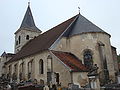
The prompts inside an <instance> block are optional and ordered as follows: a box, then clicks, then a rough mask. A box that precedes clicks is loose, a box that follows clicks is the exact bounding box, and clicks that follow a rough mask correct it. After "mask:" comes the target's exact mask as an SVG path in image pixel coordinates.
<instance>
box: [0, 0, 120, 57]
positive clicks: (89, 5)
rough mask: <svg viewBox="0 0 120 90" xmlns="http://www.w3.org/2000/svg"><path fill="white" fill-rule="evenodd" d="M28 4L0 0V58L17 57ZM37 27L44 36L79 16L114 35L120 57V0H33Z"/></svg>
mask: <svg viewBox="0 0 120 90" xmlns="http://www.w3.org/2000/svg"><path fill="white" fill-rule="evenodd" d="M28 1H29V0H0V55H1V54H2V53H3V52H4V51H6V52H7V53H14V33H15V31H17V30H18V29H19V27H20V25H21V22H22V20H23V17H24V15H25V12H26V9H27V6H28ZM30 7H31V10H32V14H33V17H34V20H35V23H36V26H37V27H38V28H39V29H40V30H42V31H43V32H45V31H47V30H49V29H50V28H52V27H54V26H56V25H58V24H60V23H62V22H63V21H65V20H67V19H69V18H71V17H73V16H74V15H76V14H78V13H79V9H78V7H80V13H81V14H82V15H83V16H84V17H86V18H87V19H88V20H90V21H91V22H93V23H94V24H95V25H97V26H98V27H100V28H101V29H102V30H104V31H106V32H107V33H109V34H111V38H110V40H111V44H112V46H114V47H116V48H117V54H120V37H119V35H120V22H119V21H120V11H119V9H120V0H30Z"/></svg>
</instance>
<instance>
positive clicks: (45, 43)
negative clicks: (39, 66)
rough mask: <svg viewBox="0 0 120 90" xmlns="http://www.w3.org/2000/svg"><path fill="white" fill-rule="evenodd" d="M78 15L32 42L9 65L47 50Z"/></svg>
mask: <svg viewBox="0 0 120 90" xmlns="http://www.w3.org/2000/svg"><path fill="white" fill-rule="evenodd" d="M77 16H78V15H76V16H74V17H72V18H70V19H69V20H67V21H65V22H63V23H61V24H59V25H58V26H56V27H53V28H52V29H50V30H48V31H47V32H45V33H43V34H41V35H39V36H38V37H36V38H35V39H32V40H30V41H29V42H28V43H27V44H25V45H24V46H23V48H22V49H21V50H20V51H19V52H18V53H17V54H16V55H15V56H14V57H13V58H12V59H10V61H8V62H7V63H10V62H13V61H16V60H19V59H21V58H25V57H27V56H30V55H33V54H35V53H38V52H41V51H43V50H47V49H49V48H50V47H51V45H52V44H53V43H54V42H55V41H56V40H57V39H58V38H59V37H60V35H61V34H63V32H64V31H65V30H66V29H67V28H68V27H69V26H70V24H71V23H72V22H73V21H74V20H75V19H76V17H77Z"/></svg>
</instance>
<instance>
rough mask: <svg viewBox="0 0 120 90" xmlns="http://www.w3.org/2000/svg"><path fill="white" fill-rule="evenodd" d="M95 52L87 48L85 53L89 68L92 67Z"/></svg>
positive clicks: (85, 62) (85, 61) (84, 56)
mask: <svg viewBox="0 0 120 90" xmlns="http://www.w3.org/2000/svg"><path fill="white" fill-rule="evenodd" d="M92 55H93V53H92V51H91V50H90V49H86V50H85V51H84V53H83V59H84V64H85V66H86V67H87V68H89V69H90V68H91V67H92V65H93V56H92Z"/></svg>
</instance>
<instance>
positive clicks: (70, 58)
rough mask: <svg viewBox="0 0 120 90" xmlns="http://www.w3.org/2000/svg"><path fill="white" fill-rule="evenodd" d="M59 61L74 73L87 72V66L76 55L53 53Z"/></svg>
mask: <svg viewBox="0 0 120 90" xmlns="http://www.w3.org/2000/svg"><path fill="white" fill-rule="evenodd" d="M51 52H52V53H53V54H54V55H55V56H56V57H57V58H59V60H61V61H62V62H63V63H64V64H65V65H67V66H68V67H69V68H70V69H71V70H72V71H76V72H77V71H81V72H84V71H87V68H86V67H85V65H83V64H82V61H81V60H79V59H78V58H77V57H76V56H75V55H74V54H72V53H68V52H61V51H51Z"/></svg>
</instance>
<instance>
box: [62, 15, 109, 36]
mask: <svg viewBox="0 0 120 90" xmlns="http://www.w3.org/2000/svg"><path fill="white" fill-rule="evenodd" d="M96 32H97V33H106V32H105V31H103V30H102V29H101V28H99V27H98V26H96V25H95V24H93V23H92V22H91V21H89V20H88V19H86V18H85V17H84V16H82V15H81V14H79V15H78V18H77V19H76V21H75V22H74V24H73V25H72V26H71V28H70V29H69V30H68V31H67V32H66V33H65V34H64V36H66V37H70V36H73V35H77V34H83V33H96ZM106 34H108V33H106ZM108 35H109V34H108ZM109 36H110V35H109Z"/></svg>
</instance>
